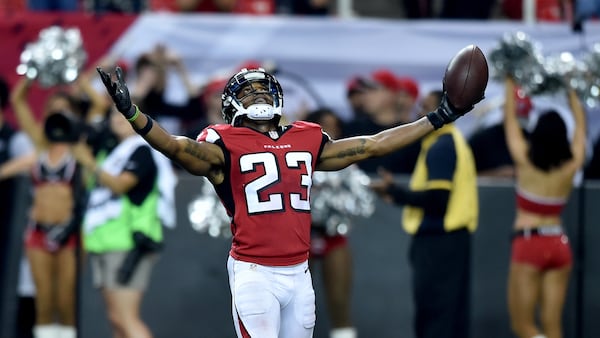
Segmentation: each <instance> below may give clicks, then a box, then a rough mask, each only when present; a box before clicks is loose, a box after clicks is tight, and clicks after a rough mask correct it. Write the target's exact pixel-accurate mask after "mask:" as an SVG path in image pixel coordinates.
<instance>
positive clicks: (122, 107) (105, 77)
mask: <svg viewBox="0 0 600 338" xmlns="http://www.w3.org/2000/svg"><path fill="white" fill-rule="evenodd" d="M96 70H97V71H98V74H100V78H102V82H103V83H104V86H105V87H106V90H107V91H108V94H110V97H112V100H113V101H114V102H115V106H117V109H118V110H119V111H120V112H121V114H123V116H125V118H127V119H130V118H132V117H133V116H134V115H135V107H134V106H133V104H132V103H131V97H130V96H129V89H127V84H126V83H125V80H124V79H123V70H122V69H121V67H117V69H116V70H115V73H116V75H117V81H113V80H112V78H111V76H110V73H107V72H105V71H103V70H102V68H100V67H96Z"/></svg>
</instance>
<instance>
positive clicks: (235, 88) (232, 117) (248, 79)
mask: <svg viewBox="0 0 600 338" xmlns="http://www.w3.org/2000/svg"><path fill="white" fill-rule="evenodd" d="M256 84H260V86H258V85H256ZM248 87H250V89H247V88H248ZM257 87H261V88H257ZM243 91H244V92H243ZM257 95H265V96H269V97H270V99H271V100H272V103H271V102H265V103H252V104H250V105H249V106H248V107H244V104H243V101H244V100H245V99H246V98H247V97H249V96H253V97H254V96H257ZM282 108H283V92H282V90H281V86H280V85H279V82H277V80H276V79H275V77H273V76H272V75H271V74H269V73H267V72H265V70H264V69H262V68H257V69H250V70H248V69H246V68H244V69H242V70H241V71H240V72H239V73H237V74H235V75H234V76H233V77H231V79H230V80H229V81H228V82H227V85H226V86H225V89H224V91H223V95H222V96H221V112H222V114H223V119H224V120H225V122H227V123H229V124H231V125H234V126H235V125H239V123H240V121H241V120H242V119H241V118H240V117H244V116H245V117H247V118H249V119H251V120H256V121H270V120H273V119H276V120H277V121H275V122H277V123H278V122H279V119H280V118H281V114H282Z"/></svg>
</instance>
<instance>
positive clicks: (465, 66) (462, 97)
mask: <svg viewBox="0 0 600 338" xmlns="http://www.w3.org/2000/svg"><path fill="white" fill-rule="evenodd" d="M443 83H444V90H445V91H446V95H447V96H448V101H450V103H451V104H452V105H453V106H454V107H456V108H458V109H464V108H469V107H471V106H473V105H474V104H476V103H477V102H479V101H481V100H482V99H483V97H484V94H485V88H486V87H487V83H488V64H487V60H486V59H485V55H483V52H482V51H481V49H479V47H477V46H475V45H469V46H467V47H465V48H463V49H461V50H460V51H459V52H458V53H456V55H455V56H454V57H453V58H452V60H450V63H448V67H446V73H445V74H444V82H443Z"/></svg>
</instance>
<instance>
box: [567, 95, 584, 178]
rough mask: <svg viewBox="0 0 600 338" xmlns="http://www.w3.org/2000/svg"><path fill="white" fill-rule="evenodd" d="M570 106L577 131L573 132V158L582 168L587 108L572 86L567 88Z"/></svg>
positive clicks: (578, 166)
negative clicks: (583, 105)
mask: <svg viewBox="0 0 600 338" xmlns="http://www.w3.org/2000/svg"><path fill="white" fill-rule="evenodd" d="M567 96H568V99H569V106H570V107H571V112H572V113H573V118H574V119H575V132H574V133H573V142H572V143H571V151H572V152H573V160H574V163H575V165H576V166H577V168H580V167H581V166H582V165H583V163H584V161H585V145H586V134H587V124H586V119H585V110H584V109H583V107H582V105H581V102H580V101H579V97H578V96H577V93H576V92H575V90H573V89H572V88H570V87H569V88H568V89H567Z"/></svg>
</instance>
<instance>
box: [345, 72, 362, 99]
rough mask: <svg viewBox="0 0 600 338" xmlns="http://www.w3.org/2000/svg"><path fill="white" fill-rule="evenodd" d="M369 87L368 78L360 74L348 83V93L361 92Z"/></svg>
mask: <svg viewBox="0 0 600 338" xmlns="http://www.w3.org/2000/svg"><path fill="white" fill-rule="evenodd" d="M366 87H367V83H366V80H365V79H364V78H363V77H360V76H354V77H352V78H351V79H350V80H349V81H348V83H347V84H346V94H347V95H348V96H350V95H352V94H354V93H360V92H362V91H363V90H365V88H366Z"/></svg>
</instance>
